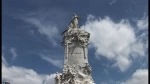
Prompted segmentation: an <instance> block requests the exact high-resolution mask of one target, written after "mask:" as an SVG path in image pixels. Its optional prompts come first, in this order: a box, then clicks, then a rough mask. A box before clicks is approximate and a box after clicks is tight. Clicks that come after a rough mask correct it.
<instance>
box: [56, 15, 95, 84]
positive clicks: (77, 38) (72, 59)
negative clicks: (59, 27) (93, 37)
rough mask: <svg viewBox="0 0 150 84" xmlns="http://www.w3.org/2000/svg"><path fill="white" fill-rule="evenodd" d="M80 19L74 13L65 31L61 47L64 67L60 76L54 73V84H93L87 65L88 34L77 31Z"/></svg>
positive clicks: (90, 70) (89, 68)
mask: <svg viewBox="0 0 150 84" xmlns="http://www.w3.org/2000/svg"><path fill="white" fill-rule="evenodd" d="M80 19H81V17H80V16H77V15H76V14H75V13H74V16H73V17H72V20H71V22H70V24H69V25H68V26H67V30H65V31H64V32H63V33H62V35H63V40H62V42H61V43H62V45H63V46H64V47H65V54H64V65H63V71H62V73H61V74H58V73H56V77H55V84H95V83H94V81H93V79H92V76H91V72H92V69H91V66H90V65H89V63H88V50H87V47H88V44H89V37H90V34H89V33H88V32H86V31H84V30H81V29H79V25H78V20H80Z"/></svg>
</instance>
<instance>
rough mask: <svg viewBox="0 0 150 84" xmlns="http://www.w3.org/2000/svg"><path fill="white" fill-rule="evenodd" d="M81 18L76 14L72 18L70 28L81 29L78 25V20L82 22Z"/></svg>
mask: <svg viewBox="0 0 150 84" xmlns="http://www.w3.org/2000/svg"><path fill="white" fill-rule="evenodd" d="M80 19H81V17H80V16H77V15H76V14H75V13H74V16H73V17H72V20H71V22H70V27H72V28H79V25H78V20H80Z"/></svg>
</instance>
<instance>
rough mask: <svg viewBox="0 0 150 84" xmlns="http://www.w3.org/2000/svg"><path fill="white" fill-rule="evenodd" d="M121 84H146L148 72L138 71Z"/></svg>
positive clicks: (144, 70) (145, 70)
mask: <svg viewBox="0 0 150 84" xmlns="http://www.w3.org/2000/svg"><path fill="white" fill-rule="evenodd" d="M121 84H148V70H147V69H138V70H136V72H134V73H133V75H132V77H131V78H130V79H128V80H126V81H125V82H122V83H121Z"/></svg>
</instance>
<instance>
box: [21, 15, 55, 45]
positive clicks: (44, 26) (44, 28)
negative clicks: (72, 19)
mask: <svg viewBox="0 0 150 84" xmlns="http://www.w3.org/2000/svg"><path fill="white" fill-rule="evenodd" d="M22 19H23V20H24V21H26V22H28V23H30V24H32V25H34V26H35V27H36V28H37V29H38V32H39V33H40V34H41V35H46V36H47V38H48V40H49V41H50V42H52V43H53V45H57V43H56V42H55V41H54V38H55V37H57V35H58V30H57V27H56V26H55V25H52V24H50V23H49V24H48V23H44V22H42V20H41V19H39V18H33V17H30V18H22Z"/></svg>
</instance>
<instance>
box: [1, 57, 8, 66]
mask: <svg viewBox="0 0 150 84" xmlns="http://www.w3.org/2000/svg"><path fill="white" fill-rule="evenodd" d="M2 63H3V64H4V65H5V66H8V63H7V61H6V59H5V58H4V57H3V56H2Z"/></svg>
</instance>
